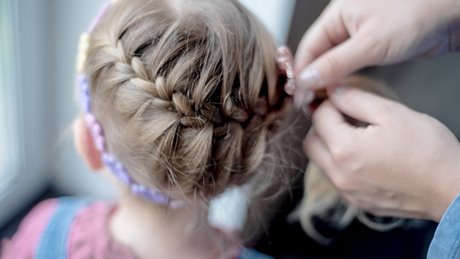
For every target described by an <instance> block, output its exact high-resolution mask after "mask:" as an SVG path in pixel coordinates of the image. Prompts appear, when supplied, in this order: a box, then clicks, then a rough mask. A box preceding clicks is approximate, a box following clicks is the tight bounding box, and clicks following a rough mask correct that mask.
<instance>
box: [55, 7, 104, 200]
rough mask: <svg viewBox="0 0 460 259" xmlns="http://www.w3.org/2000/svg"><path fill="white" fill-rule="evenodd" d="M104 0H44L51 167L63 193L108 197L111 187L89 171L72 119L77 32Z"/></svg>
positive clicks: (78, 35)
mask: <svg viewBox="0 0 460 259" xmlns="http://www.w3.org/2000/svg"><path fill="white" fill-rule="evenodd" d="M104 2H105V1H104V0H78V1H77V0H47V6H48V8H49V10H50V19H51V21H50V27H49V29H50V30H51V33H50V37H49V44H50V55H49V57H50V59H51V60H50V62H51V68H52V72H51V75H50V76H51V78H52V84H53V86H54V100H55V103H53V104H52V105H53V112H54V115H55V121H54V124H55V126H56V132H55V140H56V141H55V143H54V145H55V148H54V150H53V154H54V156H55V161H54V163H53V164H52V168H51V170H52V171H53V172H54V173H55V174H56V177H55V180H54V184H55V186H56V188H57V189H58V190H60V191H62V192H63V193H69V194H88V195H96V196H107V195H110V193H111V187H110V185H109V184H107V183H106V182H105V179H104V178H103V177H102V176H101V175H99V174H95V173H93V172H91V171H90V170H89V169H88V168H87V167H86V166H85V164H84V163H83V161H82V160H81V159H80V157H79V156H78V154H77V152H76V151H75V148H74V145H73V136H72V131H71V128H72V121H73V120H74V118H75V116H77V114H79V111H80V109H79V106H78V105H79V104H78V102H77V100H76V98H75V63H76V61H75V60H76V54H77V47H78V42H79V37H80V34H81V33H82V32H83V31H85V30H86V27H87V26H88V24H89V23H90V22H91V20H92V19H93V17H94V16H95V15H96V14H97V12H98V11H99V9H100V7H101V6H102V5H103V3H104Z"/></svg>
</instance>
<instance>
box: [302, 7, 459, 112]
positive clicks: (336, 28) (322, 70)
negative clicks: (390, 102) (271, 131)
mask: <svg viewBox="0 0 460 259" xmlns="http://www.w3.org/2000/svg"><path fill="white" fill-rule="evenodd" d="M458 18H460V1H458V0H404V1H401V0H374V1H369V0H334V1H332V2H331V3H330V4H329V6H328V7H327V8H326V9H325V11H324V12H323V14H322V15H321V16H320V18H319V19H318V20H317V21H316V22H315V23H314V24H313V25H312V27H311V28H310V29H309V30H308V31H307V32H306V33H305V35H304V37H303V39H302V41H301V43H300V45H299V46H298V50H297V55H296V64H295V68H296V72H297V74H298V77H297V79H298V82H297V85H298V86H299V87H300V88H302V89H310V90H317V89H320V88H323V87H324V86H325V85H328V84H330V83H333V82H336V81H339V80H340V79H341V78H343V77H344V76H346V75H348V74H350V73H352V72H354V71H356V70H358V69H360V68H363V67H366V66H370V65H384V64H391V63H396V62H400V61H403V60H406V59H408V58H411V57H414V56H418V55H425V54H427V55H436V54H438V53H442V52H445V51H447V50H449V48H454V47H455V46H454V45H455V44H454V41H457V40H458V38H457V37H456V36H457V35H456V34H455V35H454V34H453V31H452V30H451V28H450V27H453V26H454V23H455V21H456V19H458ZM455 28H456V29H458V28H457V27H455ZM450 35H453V36H452V37H450ZM454 36H455V37H454ZM453 37H454V38H455V39H453ZM449 40H452V42H449ZM299 92H301V91H299ZM300 94H301V93H300ZM296 95H297V93H296ZM297 99H299V98H297ZM297 105H301V103H297Z"/></svg>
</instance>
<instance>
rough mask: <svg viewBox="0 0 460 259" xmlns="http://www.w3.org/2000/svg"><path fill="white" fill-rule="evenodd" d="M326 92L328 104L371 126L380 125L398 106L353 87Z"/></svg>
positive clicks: (395, 103)
mask: <svg viewBox="0 0 460 259" xmlns="http://www.w3.org/2000/svg"><path fill="white" fill-rule="evenodd" d="M328 91H329V92H328V96H329V100H330V102H331V103H332V104H333V106H334V107H336V108H337V109H338V110H339V111H340V112H341V113H343V114H345V115H347V116H349V117H351V118H353V119H356V120H358V121H361V122H365V123H369V124H371V125H379V124H382V122H383V121H384V120H385V118H386V117H387V116H389V115H391V114H394V112H395V110H397V107H398V106H399V104H398V103H397V102H394V101H392V100H389V99H386V98H383V97H381V96H378V95H376V94H373V93H370V92H367V91H363V90H360V89H356V88H353V87H346V86H345V87H338V88H336V89H333V90H330V89H328Z"/></svg>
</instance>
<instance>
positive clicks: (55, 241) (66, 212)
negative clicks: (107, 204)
mask: <svg viewBox="0 0 460 259" xmlns="http://www.w3.org/2000/svg"><path fill="white" fill-rule="evenodd" d="M89 202H90V200H89V199H82V198H71V197H66V198H60V199H59V200H58V205H57V208H56V210H55V212H54V214H53V216H52V217H51V219H50V221H49V223H48V226H47V227H46V228H45V231H44V232H43V234H42V236H41V239H40V241H39V244H38V247H37V253H36V259H65V258H68V255H67V244H68V240H69V231H70V227H71V226H72V221H73V219H74V218H75V216H76V214H77V213H78V212H79V211H80V209H81V208H82V207H84V206H86V205H88V203H89Z"/></svg>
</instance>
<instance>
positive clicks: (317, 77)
mask: <svg viewBox="0 0 460 259" xmlns="http://www.w3.org/2000/svg"><path fill="white" fill-rule="evenodd" d="M371 50H372V40H371V39H369V38H363V37H362V36H359V35H357V36H355V37H352V38H349V39H348V40H346V41H344V42H343V43H341V44H339V45H337V46H335V47H333V48H332V49H330V50H328V51H327V52H325V53H324V54H323V55H321V56H319V57H318V58H317V59H316V60H315V61H313V62H312V63H311V64H310V65H309V66H308V67H307V68H306V69H304V70H303V71H302V72H301V73H300V74H299V76H298V77H297V81H296V83H297V85H298V86H299V87H303V88H306V89H312V90H317V89H321V88H324V86H325V85H328V84H331V83H333V82H337V81H340V80H341V79H343V78H344V77H345V76H347V75H349V74H351V73H352V72H355V71H356V70H358V69H361V68H363V67H366V66H368V65H371V64H372V63H373V61H374V55H372V54H371V53H373V52H372V51H371Z"/></svg>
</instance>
